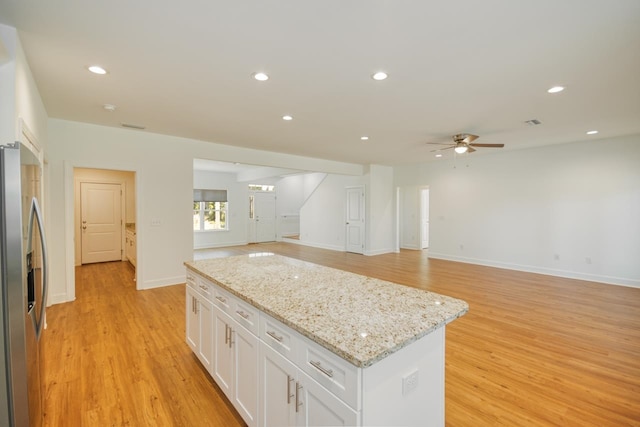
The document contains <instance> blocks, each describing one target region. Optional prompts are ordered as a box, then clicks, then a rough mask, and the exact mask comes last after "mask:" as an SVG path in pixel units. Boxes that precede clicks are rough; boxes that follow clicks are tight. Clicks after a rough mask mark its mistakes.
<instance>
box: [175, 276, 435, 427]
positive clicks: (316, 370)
mask: <svg viewBox="0 0 640 427" xmlns="http://www.w3.org/2000/svg"><path fill="white" fill-rule="evenodd" d="M186 288H187V313H186V315H187V331H186V335H187V342H188V343H189V346H190V347H191V348H192V349H193V351H194V352H195V353H196V354H197V355H198V358H199V359H200V361H201V362H202V363H203V365H204V366H205V367H207V370H208V371H209V373H210V374H211V376H212V377H213V378H214V380H215V381H216V383H218V385H219V386H220V388H221V389H222V390H223V392H224V393H225V394H226V395H227V397H228V398H229V400H230V401H231V403H232V404H233V405H234V407H235V408H236V410H237V411H238V413H239V414H240V415H241V416H242V418H243V419H244V421H245V422H246V423H247V425H248V426H249V427H257V426H259V427H274V426H398V425H402V426H416V427H417V426H421V427H423V426H430V427H431V426H433V427H442V426H444V339H445V328H444V327H441V328H439V329H436V330H435V331H433V332H431V333H429V334H427V335H425V336H424V337H422V338H420V339H418V340H417V341H415V342H413V343H411V344H409V345H407V346H406V347H404V348H402V349H400V350H398V351H396V352H394V353H392V354H390V355H389V356H387V357H385V358H383V359H382V360H380V361H378V362H376V363H374V364H373V365H371V366H369V367H366V368H359V367H356V366H355V365H352V364H351V363H349V362H347V361H346V360H344V359H342V358H340V357H339V356H337V355H336V354H334V353H332V352H330V351H329V350H327V349H326V348H324V347H322V346H320V345H318V344H317V343H315V342H314V341H312V340H310V339H308V338H307V337H305V336H302V335H301V334H300V333H298V332H297V331H295V330H293V329H292V328H290V327H288V326H286V325H284V324H283V323H281V322H280V321H278V320H276V319H274V318H272V317H271V316H269V315H267V314H266V313H264V312H260V311H259V310H258V309H257V308H255V307H254V306H252V305H250V304H248V303H247V302H245V301H243V300H241V299H240V298H237V297H236V296H234V295H232V294H231V293H229V292H227V291H226V290H224V289H222V288H221V287H219V286H217V285H214V284H213V283H212V282H210V281H208V280H207V279H205V278H203V277H201V276H199V275H197V274H196V273H195V272H194V271H192V270H190V269H187V287H186ZM193 304H195V306H196V309H195V310H192V308H193V307H192V305H193ZM204 323H208V324H207V325H205V324H204ZM206 334H209V338H207V337H205V336H204V335H206ZM209 343H210V344H209Z"/></svg>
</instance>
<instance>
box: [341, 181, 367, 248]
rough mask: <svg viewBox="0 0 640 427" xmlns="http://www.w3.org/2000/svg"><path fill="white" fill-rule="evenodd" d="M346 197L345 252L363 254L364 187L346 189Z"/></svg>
mask: <svg viewBox="0 0 640 427" xmlns="http://www.w3.org/2000/svg"><path fill="white" fill-rule="evenodd" d="M346 197H347V200H346V221H345V233H346V237H345V241H346V250H347V252H353V253H357V254H363V253H364V236H365V228H364V227H365V223H364V221H365V204H364V187H363V186H357V187H347V188H346Z"/></svg>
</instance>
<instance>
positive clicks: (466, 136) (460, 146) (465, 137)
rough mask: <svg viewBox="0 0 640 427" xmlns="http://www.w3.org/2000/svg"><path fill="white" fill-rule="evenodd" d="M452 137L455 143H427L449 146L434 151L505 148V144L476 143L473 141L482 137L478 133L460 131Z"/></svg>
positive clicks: (461, 151)
mask: <svg viewBox="0 0 640 427" xmlns="http://www.w3.org/2000/svg"><path fill="white" fill-rule="evenodd" d="M452 138H453V144H449V143H447V144H442V143H439V142H427V144H435V145H448V147H447V148H439V149H437V150H431V151H432V152H433V151H442V150H449V149H451V148H453V151H455V152H456V153H457V154H464V153H473V152H474V151H476V149H475V148H474V147H482V148H503V147H504V144H479V143H474V142H473V141H475V140H476V139H478V138H480V137H479V136H478V135H472V134H470V133H459V134H457V135H453V136H452Z"/></svg>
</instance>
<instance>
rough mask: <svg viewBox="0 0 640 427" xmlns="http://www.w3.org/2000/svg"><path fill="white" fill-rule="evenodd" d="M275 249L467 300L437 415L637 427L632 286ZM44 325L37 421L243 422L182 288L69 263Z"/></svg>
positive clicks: (638, 295)
mask: <svg viewBox="0 0 640 427" xmlns="http://www.w3.org/2000/svg"><path fill="white" fill-rule="evenodd" d="M249 252H274V253H279V254H282V255H286V256H290V257H294V258H299V259H303V260H306V261H310V262H314V263H317V264H323V265H327V266H330V267H334V268H340V269H344V270H349V271H352V272H355V273H359V274H365V275H368V276H373V277H377V278H380V279H383V280H389V281H393V282H396V283H400V284H404V285H409V286H414V287H417V288H420V289H426V290H429V291H433V292H439V293H442V294H446V295H450V296H453V297H456V298H461V299H464V300H466V301H467V302H468V303H469V305H470V311H469V313H468V314H467V315H465V316H464V317H462V318H460V319H458V320H456V321H454V322H453V323H451V324H450V325H448V326H447V342H446V423H447V426H494V425H504V426H625V425H626V426H640V289H634V288H627V287H621V286H613V285H604V284H599V283H592V282H585V281H578V280H570V279H562V278H556V277H551V276H544V275H536V274H529V273H521V272H515V271H509V270H502V269H496V268H490V267H482V266H474V265H470V264H461V263H455V262H449V261H442V260H429V259H428V258H427V255H426V252H421V251H402V252H401V253H400V254H386V255H380V256H374V257H366V256H362V255H356V254H350V253H343V252H334V251H327V250H322V249H316V248H309V247H305V246H301V245H296V244H289V243H273V244H261V245H248V246H241V247H233V248H221V249H216V250H209V251H199V252H197V253H196V257H220V256H229V255H236V254H244V253H249ZM76 296H77V299H76V301H74V302H72V303H66V304H60V305H56V306H52V307H50V308H49V310H48V315H47V316H48V324H49V327H48V329H47V331H46V334H45V335H44V345H45V357H46V363H45V381H46V399H47V401H46V415H45V424H46V425H47V426H63V425H64V426H120V425H130V426H230V427H233V426H242V425H243V423H242V420H241V419H240V418H239V416H238V415H237V413H236V412H235V411H234V410H233V408H232V407H231V406H230V404H229V402H228V401H227V400H226V398H225V397H224V396H223V394H222V392H221V391H220V390H219V389H218V387H217V386H216V385H215V383H214V382H213V381H212V380H211V379H210V378H209V376H208V374H207V373H206V371H204V369H203V368H202V367H201V366H200V364H199V362H198V361H197V359H196V358H195V356H193V355H192V354H191V352H190V350H189V348H188V347H187V345H186V343H185V342H184V285H176V286H169V287H166V288H160V289H154V290H148V291H135V284H134V282H133V270H132V269H131V267H130V266H129V265H128V264H127V263H120V262H116V263H106V264H93V265H87V266H83V267H79V268H77V270H76Z"/></svg>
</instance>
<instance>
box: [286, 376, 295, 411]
mask: <svg viewBox="0 0 640 427" xmlns="http://www.w3.org/2000/svg"><path fill="white" fill-rule="evenodd" d="M293 381H294V379H293V377H291V375H287V405H289V404H290V403H291V398H292V397H293V394H291V383H292V382H293Z"/></svg>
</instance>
